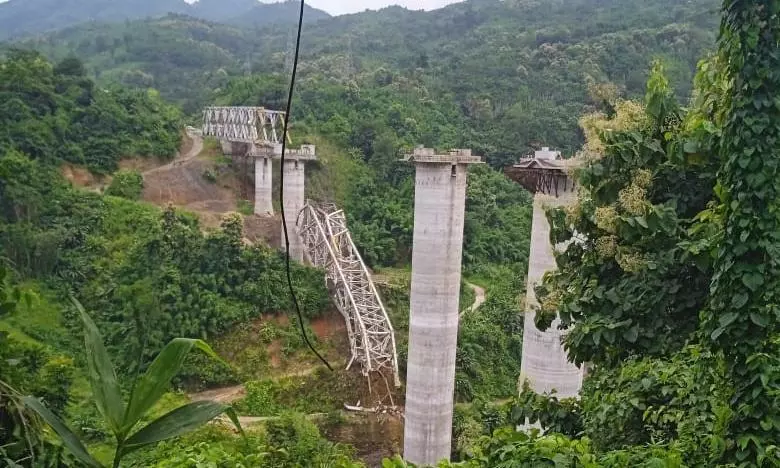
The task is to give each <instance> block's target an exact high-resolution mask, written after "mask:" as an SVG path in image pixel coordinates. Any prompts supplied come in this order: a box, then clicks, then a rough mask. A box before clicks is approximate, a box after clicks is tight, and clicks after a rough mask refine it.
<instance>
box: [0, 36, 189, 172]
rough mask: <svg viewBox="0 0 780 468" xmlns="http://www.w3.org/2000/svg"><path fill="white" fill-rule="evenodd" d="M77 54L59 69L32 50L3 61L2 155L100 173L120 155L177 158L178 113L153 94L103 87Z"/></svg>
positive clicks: (0, 64) (0, 104)
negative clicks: (67, 164)
mask: <svg viewBox="0 0 780 468" xmlns="http://www.w3.org/2000/svg"><path fill="white" fill-rule="evenodd" d="M77 65H78V64H76V63H75V62H74V61H73V59H72V58H69V59H66V62H65V63H62V64H60V65H58V66H57V67H54V66H53V65H52V64H51V63H50V62H48V61H47V60H46V59H45V58H43V57H42V56H41V55H39V54H37V53H35V52H23V51H12V52H11V53H10V54H9V55H8V57H7V58H5V59H3V60H2V61H0V83H2V84H0V155H3V154H5V153H8V152H9V151H12V150H16V151H20V152H22V153H24V154H26V155H28V156H30V157H31V158H33V159H39V160H41V161H45V162H46V163H49V164H56V163H59V162H60V161H68V162H72V163H75V164H83V165H86V166H87V167H88V168H90V169H91V170H93V171H96V172H102V173H105V172H108V171H112V170H114V169H115V168H116V167H117V162H118V161H119V159H120V158H121V157H122V156H132V155H141V156H162V157H169V156H172V155H173V154H174V153H175V151H176V150H177V149H178V146H179V140H180V136H179V129H178V126H179V113H178V111H177V110H176V109H174V108H172V107H170V106H168V105H166V104H165V103H163V102H162V101H161V100H160V97H159V95H158V94H157V93H156V92H155V91H153V90H149V91H130V90H127V89H123V88H118V87H111V88H108V89H98V88H96V87H95V84H94V83H93V82H92V81H91V80H90V79H89V78H87V77H86V76H84V75H74V74H73V73H79V72H81V71H83V68H80V67H78V66H77Z"/></svg>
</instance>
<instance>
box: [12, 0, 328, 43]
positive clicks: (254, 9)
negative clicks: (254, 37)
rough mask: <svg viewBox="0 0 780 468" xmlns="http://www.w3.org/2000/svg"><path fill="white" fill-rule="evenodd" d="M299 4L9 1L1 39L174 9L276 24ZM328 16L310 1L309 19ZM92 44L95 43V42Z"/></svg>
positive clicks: (238, 21) (211, 18)
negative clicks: (71, 3) (68, 3)
mask: <svg viewBox="0 0 780 468" xmlns="http://www.w3.org/2000/svg"><path fill="white" fill-rule="evenodd" d="M296 8H297V4H296V3H295V2H279V3H274V4H270V5H257V3H256V2H253V1H242V0H232V1H231V2H230V3H228V4H226V3H224V2H219V1H215V0H201V1H199V2H197V3H195V4H189V3H186V2H179V1H176V0H162V1H143V0H141V1H135V2H132V3H128V4H117V3H115V2H113V1H111V0H88V1H82V2H80V3H78V4H77V5H61V4H59V3H55V4H52V3H48V2H46V1H41V0H31V1H29V2H20V3H17V2H13V3H9V4H8V5H3V7H2V8H0V30H1V31H2V32H0V40H6V39H8V38H9V37H18V36H27V35H33V34H37V33H43V32H47V31H50V30H55V29H62V28H67V27H69V26H73V25H76V24H79V23H82V22H84V20H85V18H90V20H92V21H95V20H97V21H104V22H109V23H120V24H113V25H112V27H114V28H120V27H121V22H122V21H127V20H130V19H138V18H147V17H158V16H162V15H165V14H166V13H171V12H173V13H179V14H182V15H184V14H186V15H190V16H195V17H198V18H203V19H205V20H209V21H227V22H229V23H232V24H241V25H246V26H252V27H254V28H258V27H261V26H267V25H273V24H292V23H293V22H294V21H295V18H296V16H295V13H296V12H297V9H296ZM328 16H329V15H328V14H327V13H325V12H324V11H322V10H318V9H316V8H312V7H310V6H308V5H307V7H306V21H307V23H308V22H312V21H316V20H318V19H322V18H327V17H328ZM108 44H110V41H109V40H108V39H107V38H106V37H104V36H100V38H99V39H96V40H95V44H94V47H95V48H97V49H98V51H101V49H105V48H106V47H107V46H108ZM89 45H90V46H93V45H92V44H91V43H90V44H89ZM85 47H86V46H85Z"/></svg>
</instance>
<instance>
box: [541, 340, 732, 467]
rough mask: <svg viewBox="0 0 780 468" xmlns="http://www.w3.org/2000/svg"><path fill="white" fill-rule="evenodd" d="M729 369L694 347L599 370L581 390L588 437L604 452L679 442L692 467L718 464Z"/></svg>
mask: <svg viewBox="0 0 780 468" xmlns="http://www.w3.org/2000/svg"><path fill="white" fill-rule="evenodd" d="M724 367H725V366H724V365H723V362H722V360H721V359H720V358H718V356H716V355H713V354H712V353H710V352H707V351H702V350H701V349H700V348H698V347H691V348H686V349H684V350H683V351H681V352H679V353H677V354H675V355H674V356H672V357H671V358H670V359H650V358H644V359H631V360H628V361H625V362H624V363H622V364H621V366H620V367H618V368H615V369H609V368H603V369H596V371H595V372H594V373H593V375H592V376H589V378H588V379H587V380H586V383H585V386H584V388H583V391H582V402H581V407H582V420H583V422H584V432H585V435H586V436H588V437H589V438H590V439H591V440H592V441H593V445H594V447H595V448H596V449H598V450H601V451H609V450H617V449H620V448H622V447H626V446H641V445H644V444H648V443H651V442H652V441H659V440H661V441H675V443H676V444H677V447H678V448H679V449H680V450H681V451H682V452H683V453H685V461H686V462H687V463H689V464H691V465H693V466H713V465H714V464H716V463H717V460H718V459H719V457H720V456H721V455H722V453H723V451H724V448H725V445H726V434H725V428H726V423H727V422H728V420H729V417H730V410H729V401H730V399H731V397H732V396H733V391H732V388H731V386H729V385H728V384H727V382H726V379H725V368H724ZM545 427H546V426H545Z"/></svg>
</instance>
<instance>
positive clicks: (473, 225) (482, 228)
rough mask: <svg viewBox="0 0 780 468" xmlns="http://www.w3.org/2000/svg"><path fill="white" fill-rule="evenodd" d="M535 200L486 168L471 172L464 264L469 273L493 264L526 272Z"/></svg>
mask: <svg viewBox="0 0 780 468" xmlns="http://www.w3.org/2000/svg"><path fill="white" fill-rule="evenodd" d="M531 211H532V200H531V196H530V194H529V193H528V192H526V191H525V190H524V189H523V188H521V187H520V186H519V185H518V184H516V183H514V182H512V181H510V180H509V179H507V178H506V177H504V176H503V175H501V174H500V173H498V172H496V171H492V170H490V169H489V168H488V167H485V166H477V167H474V168H472V169H471V170H470V171H469V185H468V191H467V196H466V220H465V226H464V239H465V240H464V242H463V248H464V249H463V263H464V266H465V268H466V272H467V273H472V272H473V273H475V274H477V275H480V274H483V273H484V272H483V270H485V269H486V268H487V267H489V265H491V264H492V265H502V266H507V267H512V268H515V269H517V270H518V271H522V272H524V271H525V270H526V266H527V264H528V251H529V249H530V239H531Z"/></svg>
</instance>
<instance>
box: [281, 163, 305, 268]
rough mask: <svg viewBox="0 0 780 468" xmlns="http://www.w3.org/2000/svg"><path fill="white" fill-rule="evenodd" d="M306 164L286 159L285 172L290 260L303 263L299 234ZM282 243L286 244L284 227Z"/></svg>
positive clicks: (283, 167) (302, 250)
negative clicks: (299, 215)
mask: <svg viewBox="0 0 780 468" xmlns="http://www.w3.org/2000/svg"><path fill="white" fill-rule="evenodd" d="M305 164H306V163H305V162H304V161H303V160H301V159H297V158H291V159H285V161H284V165H283V166H282V171H284V186H283V187H282V190H283V192H284V211H285V218H286V219H287V234H288V236H289V240H290V258H291V259H293V260H295V261H298V262H303V253H304V247H303V241H302V239H301V236H300V234H299V233H298V214H299V213H300V212H301V210H302V209H303V207H304V205H305V203H306V200H305V196H306V195H305V193H306V192H305V185H304V184H305V180H306V170H305ZM282 242H284V226H282Z"/></svg>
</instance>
